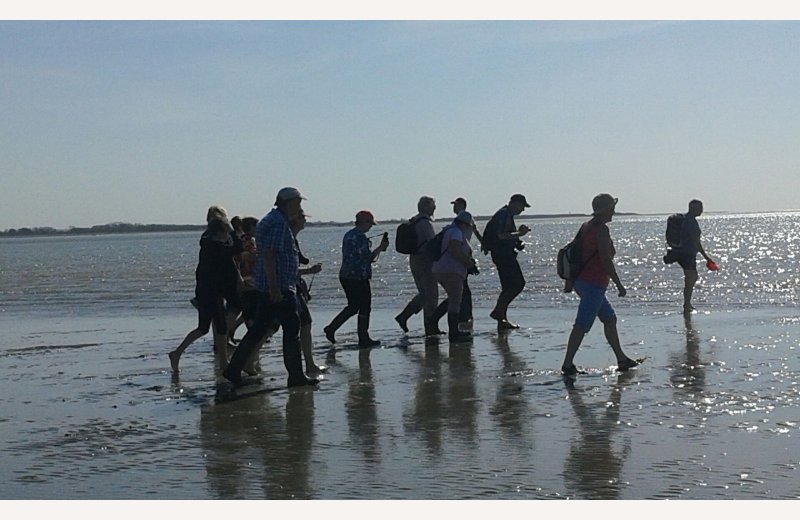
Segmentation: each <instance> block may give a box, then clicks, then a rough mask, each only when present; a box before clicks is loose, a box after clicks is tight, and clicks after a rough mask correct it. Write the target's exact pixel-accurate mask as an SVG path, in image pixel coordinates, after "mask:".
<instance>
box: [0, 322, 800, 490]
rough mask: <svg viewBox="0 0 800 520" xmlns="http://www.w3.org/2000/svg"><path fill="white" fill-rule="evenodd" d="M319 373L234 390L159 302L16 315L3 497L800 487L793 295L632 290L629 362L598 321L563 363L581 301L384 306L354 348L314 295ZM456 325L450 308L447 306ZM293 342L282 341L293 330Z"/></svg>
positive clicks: (268, 360) (623, 331)
mask: <svg viewBox="0 0 800 520" xmlns="http://www.w3.org/2000/svg"><path fill="white" fill-rule="evenodd" d="M312 310H313V312H314V319H315V327H314V333H315V356H316V359H317V362H318V363H323V364H325V365H327V366H328V367H329V371H328V373H327V374H326V375H325V376H324V380H323V381H322V383H321V384H320V386H319V388H317V389H296V390H291V391H289V390H287V389H286V388H284V384H285V374H284V370H283V366H282V359H281V357H280V349H279V348H278V347H277V346H275V345H274V344H273V345H268V346H267V347H266V349H265V351H264V354H263V357H262V364H263V366H264V369H265V383H266V387H267V388H268V389H269V391H267V392H263V393H258V394H255V395H253V396H251V397H248V398H244V399H240V400H237V401H234V402H227V403H216V402H215V386H214V381H213V377H212V362H213V361H212V360H213V357H212V353H211V342H210V338H204V339H202V340H200V341H199V342H198V343H196V344H195V345H193V346H192V347H190V348H189V350H188V351H187V352H186V354H185V355H184V358H183V359H182V361H181V372H180V374H179V375H178V376H173V374H171V373H170V370H169V360H168V358H167V352H168V351H169V350H171V349H172V348H174V347H175V346H176V345H177V344H178V342H179V341H180V339H181V338H182V337H183V335H184V334H185V332H186V331H187V330H188V328H190V327H191V326H192V325H193V323H192V320H191V315H190V313H183V314H180V315H178V316H172V315H164V316H159V317H148V316H133V317H128V318H124V319H122V318H96V319H88V318H81V319H74V318H54V319H49V320H44V321H40V322H33V321H29V322H21V321H19V320H14V319H11V318H0V321H1V322H2V326H3V330H4V332H5V331H8V332H7V336H6V337H7V339H6V340H5V342H4V346H3V349H2V351H0V355H2V356H3V363H2V367H3V368H2V369H1V370H2V372H3V373H2V379H3V380H4V381H5V382H4V384H3V388H4V389H5V391H4V392H3V393H2V395H0V411H2V414H1V415H0V433H2V437H3V439H4V443H3V447H2V452H1V453H0V461H1V462H2V465H1V466H0V481H2V482H3V486H2V491H0V498H2V499H26V500H31V499H48V500H49V499H93V500H95V499H212V498H216V499H271V500H272V499H333V500H338V499H354V500H355V499H403V500H408V499H414V500H420V499H421V500H426V499H434V500H438V499H526V500H529V499H681V500H693V499H797V498H798V497H800V478H798V475H800V473H798V466H800V443H798V441H797V437H798V435H800V431H798V429H799V428H800V361H798V356H797V354H798V344H799V342H800V335H799V334H798V331H799V330H800V329H799V328H798V327H800V318H798V317H796V315H795V311H796V309H795V308H794V307H780V306H776V307H767V308H761V309H737V310H731V311H715V312H711V313H708V314H706V313H703V312H702V309H701V312H699V313H698V314H696V315H694V316H692V318H691V321H690V322H686V321H685V320H684V318H683V316H682V315H681V314H680V313H672V312H655V313H654V312H650V311H648V310H647V309H644V308H637V307H634V306H631V307H626V306H617V312H618V314H619V316H620V319H621V321H620V325H619V329H620V335H621V339H622V342H623V347H624V349H625V350H626V352H627V353H628V355H630V356H631V357H635V358H641V357H646V361H645V363H644V364H643V365H642V366H640V367H638V368H637V369H635V370H632V371H630V372H629V373H626V374H621V375H620V374H618V373H616V372H615V370H614V357H613V355H612V353H611V350H610V348H608V346H607V345H606V344H605V341H604V338H603V336H602V329H601V327H599V326H597V325H596V326H595V328H594V329H593V330H592V331H591V332H590V334H589V336H588V337H587V339H586V340H585V342H584V345H583V347H582V348H581V350H580V351H579V353H578V355H577V357H576V364H577V365H578V366H579V367H582V368H584V369H585V370H586V371H587V372H588V374H586V375H582V376H579V377H578V379H577V381H576V382H575V383H574V384H573V385H570V384H565V382H564V380H563V379H562V377H561V376H560V372H559V367H560V365H561V361H562V358H563V352H564V344H565V342H566V338H567V335H568V333H569V329H570V326H571V322H572V319H573V318H574V311H573V310H565V309H563V308H552V309H544V310H542V309H538V310H532V311H531V310H525V311H523V310H519V311H513V310H512V312H511V318H512V319H513V320H515V321H518V322H520V324H521V325H523V328H522V329H520V330H517V331H512V332H510V333H508V334H498V333H497V332H496V330H493V326H492V325H493V322H492V320H490V319H489V318H488V317H487V314H488V309H484V308H477V309H476V311H475V315H476V318H477V321H476V325H475V328H476V330H477V332H478V334H477V335H476V337H475V339H474V342H473V343H472V344H471V345H467V346H465V345H450V344H449V343H448V342H447V341H446V340H445V339H442V340H440V341H439V342H433V343H427V344H426V342H425V341H424V338H422V337H421V319H420V318H419V317H417V318H415V319H413V320H412V321H411V322H410V325H411V328H412V330H411V333H410V334H409V335H404V334H403V333H402V332H401V331H400V330H399V328H398V327H397V325H396V324H395V323H394V321H393V319H392V317H393V315H394V313H393V312H389V311H387V310H382V309H376V310H375V311H374V314H373V320H372V331H373V336H375V337H376V338H379V339H381V340H383V341H384V345H382V346H381V347H380V348H374V349H370V350H359V349H357V348H356V347H355V345H354V342H355V321H354V320H351V322H348V323H347V324H346V325H345V326H344V327H343V328H342V330H341V332H340V334H339V337H340V342H339V344H338V345H337V348H336V349H335V351H331V350H330V349H329V345H328V343H327V341H325V339H324V337H323V336H322V334H321V329H322V326H323V325H324V324H325V323H326V322H327V321H328V320H329V319H330V317H331V316H332V315H333V314H334V313H335V312H337V311H338V308H322V309H319V308H315V309H312ZM443 325H444V323H443ZM273 341H274V340H273Z"/></svg>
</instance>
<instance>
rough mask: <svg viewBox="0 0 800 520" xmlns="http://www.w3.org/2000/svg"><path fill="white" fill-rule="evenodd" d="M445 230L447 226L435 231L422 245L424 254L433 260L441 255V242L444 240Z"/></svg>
mask: <svg viewBox="0 0 800 520" xmlns="http://www.w3.org/2000/svg"><path fill="white" fill-rule="evenodd" d="M445 231H447V227H445V228H444V229H442V230H441V231H439V232H438V233H436V235H434V237H433V238H432V239H430V240H428V241H427V242H425V245H424V246H423V248H424V250H425V254H426V255H427V256H428V257H429V258H430V259H431V260H433V261H434V262H435V261H437V260H439V259H440V258H441V257H442V254H443V252H442V242H443V241H444V232H445Z"/></svg>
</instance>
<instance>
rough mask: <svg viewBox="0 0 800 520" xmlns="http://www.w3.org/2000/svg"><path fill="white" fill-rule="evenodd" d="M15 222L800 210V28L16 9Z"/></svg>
mask: <svg viewBox="0 0 800 520" xmlns="http://www.w3.org/2000/svg"><path fill="white" fill-rule="evenodd" d="M0 77H2V81H1V82H0V89H2V95H1V96H0V111H1V113H2V117H1V118H0V141H1V142H2V151H1V152H0V182H2V188H3V189H2V190H0V207H2V208H3V211H2V212H0V230H4V229H9V228H19V227H42V226H47V227H55V228H58V229H62V228H67V227H70V226H78V227H82V226H91V225H95V224H105V223H109V222H134V223H143V224H196V223H203V221H204V218H205V213H206V209H207V208H208V206H209V205H212V204H221V205H223V206H225V207H226V208H227V209H228V211H229V213H230V214H231V215H242V216H247V215H251V216H256V217H261V216H263V215H264V214H265V213H266V212H267V211H269V209H270V208H271V207H272V204H273V202H274V200H275V194H276V193H277V191H278V190H279V189H280V188H281V187H284V186H294V187H297V188H298V189H299V190H300V191H301V192H302V193H303V195H304V196H305V197H306V198H307V200H306V201H305V202H304V207H305V209H306V212H307V213H309V214H310V215H311V218H310V220H311V221H331V220H333V221H350V220H352V219H353V217H354V215H355V213H356V212H357V211H358V210H360V209H370V210H372V211H373V212H374V213H375V215H376V218H377V219H378V221H380V220H381V219H397V218H408V217H410V216H412V215H413V214H414V213H415V212H416V203H417V200H418V199H419V197H420V196H422V195H429V196H432V197H434V198H436V200H437V203H438V208H439V209H438V212H437V216H440V217H441V216H444V215H449V214H450V208H449V204H448V203H449V202H450V201H451V200H453V199H454V198H455V197H457V196H461V197H464V198H466V199H467V201H468V204H469V206H468V209H469V210H470V211H472V212H473V213H474V214H477V215H487V214H491V213H493V212H494V211H496V210H497V209H498V208H499V207H501V206H503V205H504V204H505V203H507V202H508V199H509V197H510V195H512V194H514V193H523V194H525V195H526V197H527V198H528V201H529V203H530V204H531V206H532V207H531V208H529V209H528V210H527V213H529V214H549V213H588V212H589V211H590V203H591V199H592V197H593V196H594V195H595V194H597V193H601V192H608V193H611V194H613V195H614V196H615V197H619V199H620V201H619V204H618V207H617V208H618V211H624V212H636V213H671V212H675V211H685V208H686V205H687V203H688V201H689V200H690V199H692V198H699V199H702V200H703V201H704V203H705V209H706V211H709V212H716V211H723V212H759V211H777V210H794V209H800V200H798V193H800V146H798V145H799V144H800V95H799V94H798V92H800V22H795V21H782V20H771V21H766V20H765V21H756V20H718V21H693V20H675V21H665V20H618V21H602V20H588V21H583V20H565V21H548V20H524V21H523V20H519V21H513V20H512V21H491V20H460V21H458V20H438V21H437V20H434V21H430V20H395V21H392V20H388V21H372V20H365V21H361V20H355V19H351V20H349V21H348V20H344V21H336V20H318V21H311V20H261V21H236V20H218V19H217V20H213V19H209V20H203V19H197V20H174V21H158V20H145V21H127V20H95V21H81V20H74V21H73V20H52V21H51V20H27V21H26V20H21V21H17V20H12V19H5V20H4V21H0Z"/></svg>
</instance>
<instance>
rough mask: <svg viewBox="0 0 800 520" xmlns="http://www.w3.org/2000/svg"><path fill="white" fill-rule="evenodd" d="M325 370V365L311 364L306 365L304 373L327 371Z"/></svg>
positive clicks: (326, 368)
mask: <svg viewBox="0 0 800 520" xmlns="http://www.w3.org/2000/svg"><path fill="white" fill-rule="evenodd" d="M327 371H328V367H326V366H325V365H311V366H309V367H306V374H307V375H312V374H322V373H323V372H327Z"/></svg>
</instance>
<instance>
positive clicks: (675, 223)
mask: <svg viewBox="0 0 800 520" xmlns="http://www.w3.org/2000/svg"><path fill="white" fill-rule="evenodd" d="M685 217H686V215H684V214H683V213H675V214H674V215H670V216H669V218H668V219H667V232H666V233H665V235H666V238H667V245H668V246H669V247H673V248H678V247H680V245H681V229H682V228H683V219H684V218H685Z"/></svg>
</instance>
